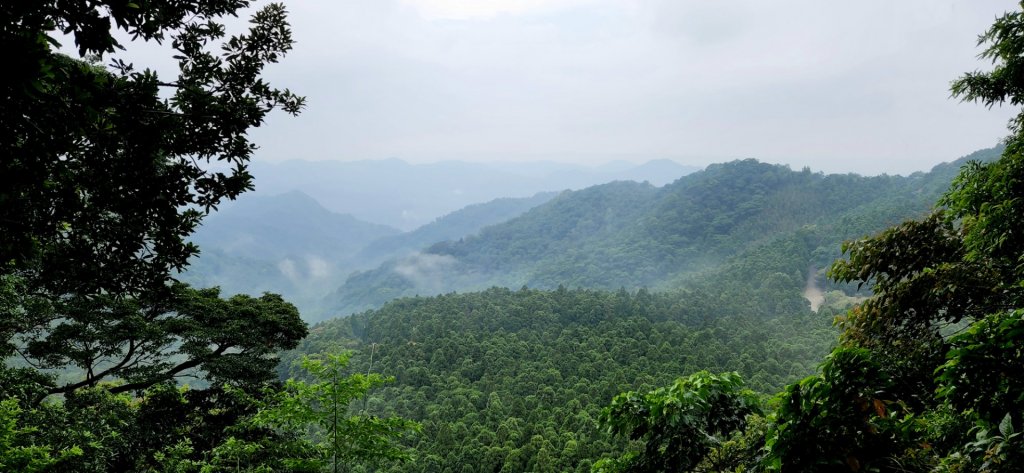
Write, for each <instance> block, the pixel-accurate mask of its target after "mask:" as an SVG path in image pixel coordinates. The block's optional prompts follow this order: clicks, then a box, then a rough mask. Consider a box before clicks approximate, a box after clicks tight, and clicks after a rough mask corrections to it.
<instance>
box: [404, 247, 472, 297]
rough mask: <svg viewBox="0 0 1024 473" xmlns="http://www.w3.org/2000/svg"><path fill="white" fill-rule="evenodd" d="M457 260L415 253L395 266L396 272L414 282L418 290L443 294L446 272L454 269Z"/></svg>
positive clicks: (431, 254) (447, 256) (451, 257)
mask: <svg viewBox="0 0 1024 473" xmlns="http://www.w3.org/2000/svg"><path fill="white" fill-rule="evenodd" d="M456 261H457V260H456V259H455V257H453V256H450V255H437V254H433V253H413V254H412V255H409V256H408V257H406V258H403V259H402V260H401V261H399V262H398V263H397V264H395V268H394V271H395V273H398V274H399V275H400V276H402V277H404V278H406V279H408V280H409V281H412V283H413V284H415V285H416V288H417V289H421V290H424V291H430V292H434V293H437V292H441V291H442V290H443V287H444V284H443V282H442V280H443V279H444V275H445V272H446V271H447V270H448V269H449V268H451V267H453V266H454V265H455V263H456Z"/></svg>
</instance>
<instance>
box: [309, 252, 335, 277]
mask: <svg viewBox="0 0 1024 473" xmlns="http://www.w3.org/2000/svg"><path fill="white" fill-rule="evenodd" d="M306 265H307V266H308V267H309V277H310V278H312V279H324V278H326V277H328V276H330V275H331V264H330V263H328V262H327V260H325V259H323V258H320V257H318V256H313V255H309V256H306Z"/></svg>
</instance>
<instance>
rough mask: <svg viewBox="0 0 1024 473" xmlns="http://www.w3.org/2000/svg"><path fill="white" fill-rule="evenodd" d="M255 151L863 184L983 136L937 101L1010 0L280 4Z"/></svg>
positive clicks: (966, 148)
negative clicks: (838, 176) (614, 163)
mask: <svg viewBox="0 0 1024 473" xmlns="http://www.w3.org/2000/svg"><path fill="white" fill-rule="evenodd" d="M287 4H288V8H289V10H290V12H291V15H290V18H291V23H292V26H293V29H294V36H295V39H296V41H297V44H296V46H295V50H294V51H293V52H292V53H291V54H290V55H289V56H288V57H286V58H285V59H284V61H283V63H282V64H280V65H278V66H276V67H274V68H273V69H271V70H270V71H269V77H270V79H271V80H272V82H273V83H274V84H275V85H277V86H281V87H288V88H290V89H292V90H293V91H296V92H298V93H300V94H303V95H306V96H308V98H309V108H308V109H307V110H306V111H305V112H304V113H303V114H302V115H301V116H300V117H298V118H290V117H288V116H286V115H283V114H278V115H275V116H273V117H271V119H270V120H269V121H268V123H267V125H266V126H265V128H261V129H259V130H257V131H256V132H254V133H253V136H254V138H255V139H256V140H257V141H258V143H259V144H260V145H261V146H262V150H261V152H260V154H259V156H258V158H257V159H259V160H284V159H310V160H324V159H338V160H362V159H382V158H389V157H397V158H401V159H404V160H406V161H410V162H432V161H438V160H448V159H459V160H468V161H495V160H500V161H518V160H557V161H571V162H586V163H595V164H597V163H600V162H604V161H609V160H613V159H626V160H631V161H637V162H640V161H645V160H647V159H651V158H670V159H674V160H676V161H678V162H681V163H684V164H693V165H705V164H708V163H710V162H719V161H724V160H730V159H735V158H746V157H753V158H757V159H760V160H763V161H769V162H779V163H787V164H789V165H791V166H792V167H794V168H800V167H803V166H810V167H811V168H812V169H814V170H821V171H826V172H848V171H852V172H858V173H862V174H878V173H882V172H888V173H901V174H902V173H907V172H912V171H916V170H926V169H929V168H931V166H933V165H934V164H936V163H938V162H942V161H948V160H951V159H955V158H957V157H959V156H961V155H964V154H966V153H969V152H971V151H974V150H976V149H979V148H984V147H989V146H992V145H993V144H995V143H996V142H997V141H998V140H999V139H1000V138H1001V137H1003V136H1004V135H1005V134H1006V128H1005V125H1006V121H1007V119H1008V118H1009V117H1010V115H1011V113H1012V110H1010V109H1002V110H999V109H996V110H987V109H985V108H984V107H982V106H980V105H973V104H963V103H959V102H958V101H956V100H952V99H950V98H949V82H950V81H951V80H952V79H954V78H955V77H957V76H958V75H959V74H960V73H962V72H964V71H968V70H975V69H979V68H985V67H987V66H986V64H984V63H981V62H979V61H978V60H977V58H976V56H977V53H978V52H979V49H978V48H976V46H975V43H976V38H977V35H978V34H979V33H981V32H982V31H984V30H985V29H986V28H987V27H988V26H989V25H990V24H991V23H992V20H993V19H994V18H995V17H996V15H997V14H999V13H1001V12H1003V11H1006V10H1008V9H1013V8H1014V7H1015V2H1013V1H1009V0H998V1H996V0H899V1H894V0H860V1H855V2H834V1H822V0H773V1H765V0H699V1H698V0H294V1H291V2H288V3H287Z"/></svg>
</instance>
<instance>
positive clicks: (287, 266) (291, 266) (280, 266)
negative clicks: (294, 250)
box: [277, 258, 300, 282]
mask: <svg viewBox="0 0 1024 473" xmlns="http://www.w3.org/2000/svg"><path fill="white" fill-rule="evenodd" d="M277 270H278V271H281V274H283V275H284V276H285V277H286V278H288V280H290V281H291V282H298V280H299V278H300V275H299V268H298V267H296V265H295V262H294V261H292V260H291V258H285V259H283V260H281V261H278V262H277Z"/></svg>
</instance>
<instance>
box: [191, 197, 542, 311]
mask: <svg viewBox="0 0 1024 473" xmlns="http://www.w3.org/2000/svg"><path fill="white" fill-rule="evenodd" d="M556 195H557V193H554V192H549V193H541V194H537V195H535V196H532V197H528V198H519V199H514V198H503V199H495V200H493V201H491V202H485V203H481V204H475V205H470V206H468V207H466V208H464V209H460V210H458V211H455V212H452V213H450V214H448V215H445V216H443V217H440V218H438V219H437V220H435V221H434V222H432V223H430V224H427V225H424V226H423V227H421V228H419V229H417V230H414V231H412V232H405V233H402V232H400V231H399V230H397V229H395V228H391V227H388V226H385V225H379V224H375V223H369V222H364V221H361V220H359V219H357V218H355V217H353V216H351V215H343V214H337V213H334V212H331V211H330V210H327V209H325V208H324V207H323V206H321V205H320V204H319V203H318V202H317V201H316V200H315V199H313V198H312V197H310V196H308V195H306V194H305V193H302V192H299V191H291V192H287V193H284V194H279V195H274V196H261V195H256V196H247V197H245V198H243V199H240V200H239V201H238V202H235V203H233V204H232V205H228V206H225V207H224V208H222V209H221V211H220V212H217V213H215V214H213V215H211V216H209V217H208V218H207V219H206V220H205V221H204V222H203V225H202V226H201V227H200V228H199V230H198V231H197V232H196V233H195V234H194V236H193V238H192V241H193V242H194V243H196V244H198V245H199V247H200V250H201V254H200V255H199V257H198V258H195V259H194V260H193V261H192V265H191V266H190V268H189V270H188V271H187V272H185V273H184V274H182V275H180V279H182V280H183V281H185V282H189V283H191V284H193V285H195V286H201V287H207V286H220V287H221V288H222V289H223V290H224V292H225V293H229V294H234V293H246V294H253V295H258V294H261V293H263V292H275V293H280V294H282V295H284V296H285V298H286V299H288V300H289V301H291V302H293V303H295V304H296V305H297V306H298V307H299V308H300V309H301V310H302V312H303V315H304V316H306V317H318V315H317V314H318V312H319V306H320V303H321V301H322V300H323V297H324V295H325V294H327V293H328V292H330V291H331V290H333V289H334V288H336V287H337V286H338V285H340V284H341V283H342V282H343V281H344V280H345V277H346V276H347V275H348V274H349V273H351V272H352V271H355V270H358V269H369V268H372V267H374V266H376V265H378V264H380V263H381V262H382V261H384V260H386V259H388V258H392V257H395V256H401V255H408V254H412V253H415V252H416V251H418V250H422V249H424V248H426V247H427V246H429V245H430V244H432V243H435V242H437V241H443V240H448V239H458V238H461V237H464V236H469V235H472V234H475V233H477V232H478V231H479V230H480V229H481V228H483V227H485V226H488V225H492V224H495V223H500V222H503V221H505V220H508V219H510V218H513V217H515V216H518V215H520V214H522V213H523V212H526V211H527V210H529V209H530V208H533V207H535V206H537V205H540V204H542V203H544V202H546V201H548V200H550V199H552V198H554V197H555V196H556Z"/></svg>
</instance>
